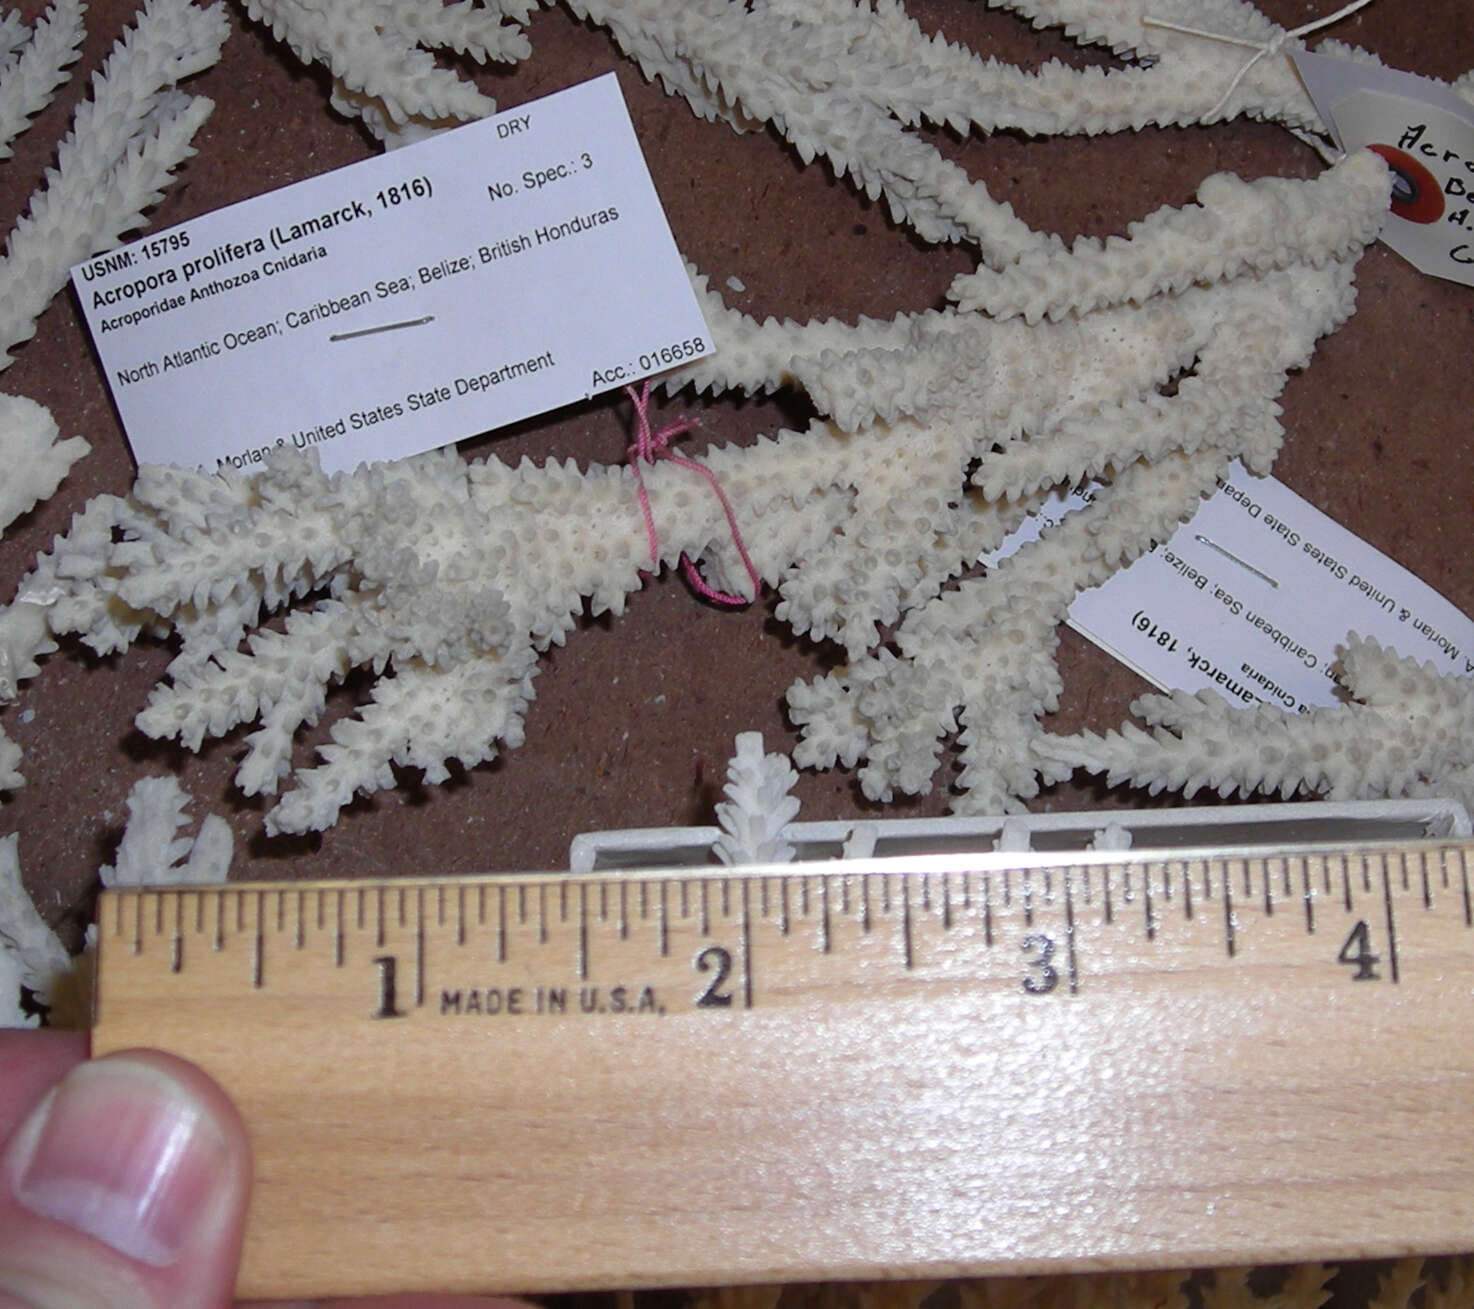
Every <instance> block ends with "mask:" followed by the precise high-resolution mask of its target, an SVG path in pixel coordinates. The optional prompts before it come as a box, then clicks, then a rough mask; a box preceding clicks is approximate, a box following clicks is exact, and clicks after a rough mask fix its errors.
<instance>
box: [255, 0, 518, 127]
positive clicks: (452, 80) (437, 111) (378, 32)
mask: <svg viewBox="0 0 1474 1309" xmlns="http://www.w3.org/2000/svg"><path fill="white" fill-rule="evenodd" d="M538 3H539V0H501V3H490V4H488V3H473V2H472V0H459V2H458V3H455V4H449V5H434V6H431V5H413V4H403V3H399V4H396V3H393V0H352V2H351V3H348V4H341V3H340V4H331V5H323V4H310V3H304V2H303V0H246V12H247V13H249V14H250V16H251V17H252V18H254V19H255V20H256V21H257V22H259V23H263V24H265V25H266V26H267V27H269V28H270V29H271V33H272V35H273V36H275V37H276V39H277V40H278V41H284V42H286V44H288V45H289V46H291V48H292V50H293V52H294V53H295V54H296V55H297V57H298V58H299V59H301V60H302V61H303V63H309V64H310V63H321V64H323V65H324V66H326V67H327V69H328V70H329V71H330V72H331V73H332V75H333V79H334V82H333V100H332V102H333V108H335V109H337V110H338V111H339V112H340V113H344V114H349V115H355V116H358V117H360V118H362V119H363V120H364V123H365V124H366V125H367V127H368V128H369V130H370V131H372V132H373V133H374V135H375V136H377V137H378V138H379V139H380V140H382V141H386V142H388V141H391V140H392V141H396V142H399V143H403V141H404V140H412V139H414V138H415V136H417V135H419V134H422V133H423V132H424V131H426V130H429V129H432V128H434V127H437V126H447V125H453V124H455V123H457V122H464V121H466V120H468V119H472V118H482V117H485V116H486V115H488V114H492V113H495V112H496V102H495V101H494V100H492V99H491V98H490V97H489V96H487V95H484V94H483V93H482V92H481V91H479V90H478V89H477V88H476V86H475V84H474V83H472V82H468V81H466V80H464V79H462V78H460V77H458V76H456V74H455V73H453V72H451V71H449V70H448V69H444V68H441V67H440V66H439V65H438V64H437V63H436V61H435V54H434V52H436V51H449V52H452V53H454V54H457V55H464V56H468V57H469V58H471V59H474V60H475V61H476V62H477V63H485V62H486V61H488V60H494V61H499V62H513V61H516V60H520V59H526V58H527V56H528V55H529V54H530V53H531V52H532V48H531V46H530V45H529V44H528V41H527V36H526V34H525V33H524V32H523V31H522V28H521V26H520V25H521V24H523V23H525V22H526V21H527V17H528V14H529V13H530V12H531V11H532V10H534V9H536V8H537V6H538Z"/></svg>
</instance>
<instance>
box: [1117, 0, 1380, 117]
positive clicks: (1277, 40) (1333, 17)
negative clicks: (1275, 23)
mask: <svg viewBox="0 0 1474 1309" xmlns="http://www.w3.org/2000/svg"><path fill="white" fill-rule="evenodd" d="M1371 3H1372V0H1352V3H1351V4H1348V5H1342V6H1341V8H1340V9H1338V10H1336V12H1335V13H1334V14H1330V15H1328V16H1327V17H1325V18H1317V19H1316V20H1315V21H1314V22H1312V23H1306V24H1305V25H1304V26H1303V27H1296V28H1292V29H1290V30H1289V31H1280V32H1276V33H1275V35H1274V36H1272V37H1271V38H1270V39H1269V40H1268V41H1251V40H1250V39H1249V38H1247V37H1243V36H1229V35H1228V34H1227V33H1225V32H1209V31H1205V30H1204V29H1203V28H1200V27H1187V26H1185V25H1183V24H1182V23H1174V22H1172V21H1171V20H1170V19H1166V18H1153V17H1152V16H1151V15H1150V14H1148V15H1147V16H1146V17H1144V18H1143V19H1142V20H1141V24H1142V26H1143V27H1161V28H1165V29H1166V30H1167V31H1169V32H1181V33H1182V34H1183V35H1184V36H1198V37H1202V38H1203V40H1205V41H1222V42H1223V43H1224V44H1226V45H1238V46H1243V47H1244V48H1245V49H1248V50H1252V51H1253V52H1254V53H1253V55H1251V56H1250V58H1249V62H1248V63H1246V64H1245V65H1244V66H1243V67H1242V68H1240V69H1239V71H1238V72H1237V73H1235V74H1234V76H1233V81H1231V82H1230V83H1229V84H1228V90H1226V91H1225V92H1224V93H1223V94H1222V95H1221V96H1219V98H1218V103H1217V104H1215V105H1214V106H1213V108H1211V109H1210V110H1208V112H1207V113H1206V114H1204V115H1203V122H1205V123H1209V122H1212V121H1213V120H1214V119H1215V118H1217V117H1218V115H1219V114H1221V113H1222V112H1223V110H1224V108H1225V107H1226V106H1227V104H1228V102H1229V101H1230V100H1232V99H1233V93H1234V92H1235V91H1237V90H1238V89H1239V87H1240V86H1241V85H1242V83H1243V80H1244V78H1246V77H1247V76H1248V75H1249V72H1250V70H1251V69H1252V68H1253V67H1254V65H1255V64H1257V63H1258V62H1259V61H1260V60H1261V59H1266V58H1267V59H1273V58H1274V57H1275V56H1276V55H1277V54H1279V53H1280V51H1281V50H1283V49H1284V47H1285V42H1287V41H1294V40H1298V39H1299V38H1300V37H1302V36H1309V35H1310V34H1311V33H1312V32H1318V31H1320V29H1321V28H1323V27H1329V26H1330V25H1331V24H1332V23H1339V22H1340V21H1341V20H1342V19H1343V18H1348V17H1350V16H1351V15H1352V14H1354V13H1355V12H1356V11H1357V10H1358V9H1365V8H1366V7H1367V6H1368V5H1369V4H1371Z"/></svg>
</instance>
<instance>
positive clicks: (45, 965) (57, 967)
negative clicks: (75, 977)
mask: <svg viewBox="0 0 1474 1309" xmlns="http://www.w3.org/2000/svg"><path fill="white" fill-rule="evenodd" d="M19 843H20V838H19V837H18V836H17V835H16V834H14V833H12V834H11V835H9V836H4V837H0V1027H17V1026H30V1023H29V1021H28V1020H26V1019H25V1015H23V1014H22V1012H21V1009H20V992H19V989H18V988H19V987H22V986H24V987H25V988H26V989H27V990H29V991H31V992H32V993H33V994H34V995H35V997H36V999H37V1001H38V1002H39V1003H41V1004H45V1003H47V1001H48V1000H49V998H50V996H51V993H52V991H53V990H54V989H55V988H56V986H57V985H58V984H59V983H60V981H61V979H62V978H63V977H65V975H66V974H67V972H68V971H69V969H70V968H71V956H70V955H69V954H68V953H67V950H66V947H65V946H64V945H62V943H61V941H60V940H59V939H58V938H57V935H56V933H55V932H53V931H52V930H51V928H50V927H48V926H47V925H46V922H45V920H44V919H43V918H42V917H41V915H40V914H39V913H37V912H36V906H35V905H34V904H32V903H31V897H30V896H29V895H28V894H27V892H26V888H25V887H24V886H22V885H21V880H20V854H19Z"/></svg>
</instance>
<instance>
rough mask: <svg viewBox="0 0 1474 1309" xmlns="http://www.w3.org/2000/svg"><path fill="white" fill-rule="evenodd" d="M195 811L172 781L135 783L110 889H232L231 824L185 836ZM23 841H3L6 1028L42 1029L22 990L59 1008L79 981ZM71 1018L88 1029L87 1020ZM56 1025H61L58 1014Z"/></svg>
mask: <svg viewBox="0 0 1474 1309" xmlns="http://www.w3.org/2000/svg"><path fill="white" fill-rule="evenodd" d="M188 804H189V797H188V796H187V795H186V794H185V793H184V791H183V790H182V789H181V788H180V785H179V782H178V781H177V780H176V779H175V778H174V777H172V776H167V777H145V778H140V779H139V780H138V781H137V782H135V783H134V784H133V787H132V789H131V790H130V791H129V793H128V822H127V825H126V826H125V827H124V829H123V836H122V839H121V841H120V842H119V844H118V853H117V859H116V861H115V862H114V863H112V864H107V865H104V866H103V867H102V868H100V869H99V870H98V877H99V880H100V881H101V883H102V885H103V886H108V887H129V886H178V885H214V884H216V883H220V882H223V881H225V879H226V876H227V874H228V873H229V871H230V860H231V855H232V853H233V850H234V844H235V838H234V837H233V836H232V834H231V830H230V824H229V823H227V822H226V821H225V820H224V819H223V818H221V817H220V816H219V815H218V814H206V815H205V818H204V820H203V821H202V822H201V824H200V827H199V831H198V832H197V833H196V834H195V835H194V836H188V835H185V834H183V833H182V829H183V827H184V825H185V823H186V822H187V819H186V816H185V813H184V810H185V808H186V806H187V805H188ZM19 840H20V838H19V836H18V835H16V834H14V833H12V834H11V835H9V836H4V837H0V1028H6V1027H33V1026H35V1025H36V1021H37V1020H36V1017H35V1015H34V1014H32V1013H30V1012H28V1011H27V1009H25V1008H24V1007H23V1006H22V1004H21V988H25V989H26V990H28V991H30V992H31V994H32V997H33V998H34V1000H35V1002H36V1003H37V1004H39V1005H42V1006H51V1005H55V1004H57V1003H62V1002H64V1001H66V1000H67V999H68V998H69V997H68V996H67V995H66V991H67V988H68V984H69V983H70V982H71V981H72V979H73V975H74V962H75V961H74V960H73V958H72V956H71V955H70V954H69V953H68V951H67V949H66V947H65V946H64V945H63V944H62V943H61V940H60V938H59V937H58V936H57V935H56V933H55V932H54V931H52V929H51V928H50V927H48V926H47V925H46V922H45V920H44V919H43V918H42V917H41V915H40V914H39V913H38V912H37V910H36V906H35V905H34V904H33V903H32V901H31V897H30V896H29V895H28V894H27V893H26V889H25V887H24V886H23V885H22V884H21V876H20V856H19V852H18V851H19ZM90 932H91V929H89V933H90ZM88 939H89V941H90V940H91V939H92V938H91V936H90V935H89V938H88ZM72 989H75V988H72ZM65 1017H67V1018H70V1019H72V1020H73V1021H75V1022H79V1023H85V1022H86V1014H85V1013H80V1012H79V1013H68V1014H66V1015H65ZM52 1018H53V1021H55V1018H56V1014H54V1013H53V1015H52Z"/></svg>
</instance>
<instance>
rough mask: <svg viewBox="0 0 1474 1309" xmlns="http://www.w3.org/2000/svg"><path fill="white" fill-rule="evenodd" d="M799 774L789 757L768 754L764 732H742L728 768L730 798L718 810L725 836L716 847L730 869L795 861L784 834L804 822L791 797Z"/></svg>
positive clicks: (727, 791) (796, 803) (720, 838)
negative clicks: (795, 823)
mask: <svg viewBox="0 0 1474 1309" xmlns="http://www.w3.org/2000/svg"><path fill="white" fill-rule="evenodd" d="M796 781H798V773H797V772H795V771H794V768H793V765H792V764H791V763H789V762H788V756H787V755H781V754H764V753H763V737H762V733H761V732H740V733H738V736H737V753H736V754H735V755H734V756H733V757H732V761H731V763H729V764H728V765H727V784H726V785H725V786H724V787H723V788H722V791H723V794H725V795H726V797H727V799H726V800H725V801H724V802H723V803H721V804H719V805H717V807H716V816H717V823H718V824H719V825H720V827H721V829H722V831H721V835H720V836H718V837H717V839H716V842H715V843H714V845H713V846H712V850H713V853H715V855H716V856H717V858H718V859H720V860H721V861H722V862H723V863H724V864H782V863H788V862H789V861H791V860H792V858H793V846H791V845H790V844H789V843H788V842H787V841H786V840H784V839H783V829H784V828H785V827H787V826H788V824H789V823H791V822H792V821H793V820H794V819H795V818H797V817H798V808H799V805H798V799H797V797H796V796H792V795H790V794H789V792H790V791H791V790H792V789H793V784H794V783H795V782H796Z"/></svg>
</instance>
